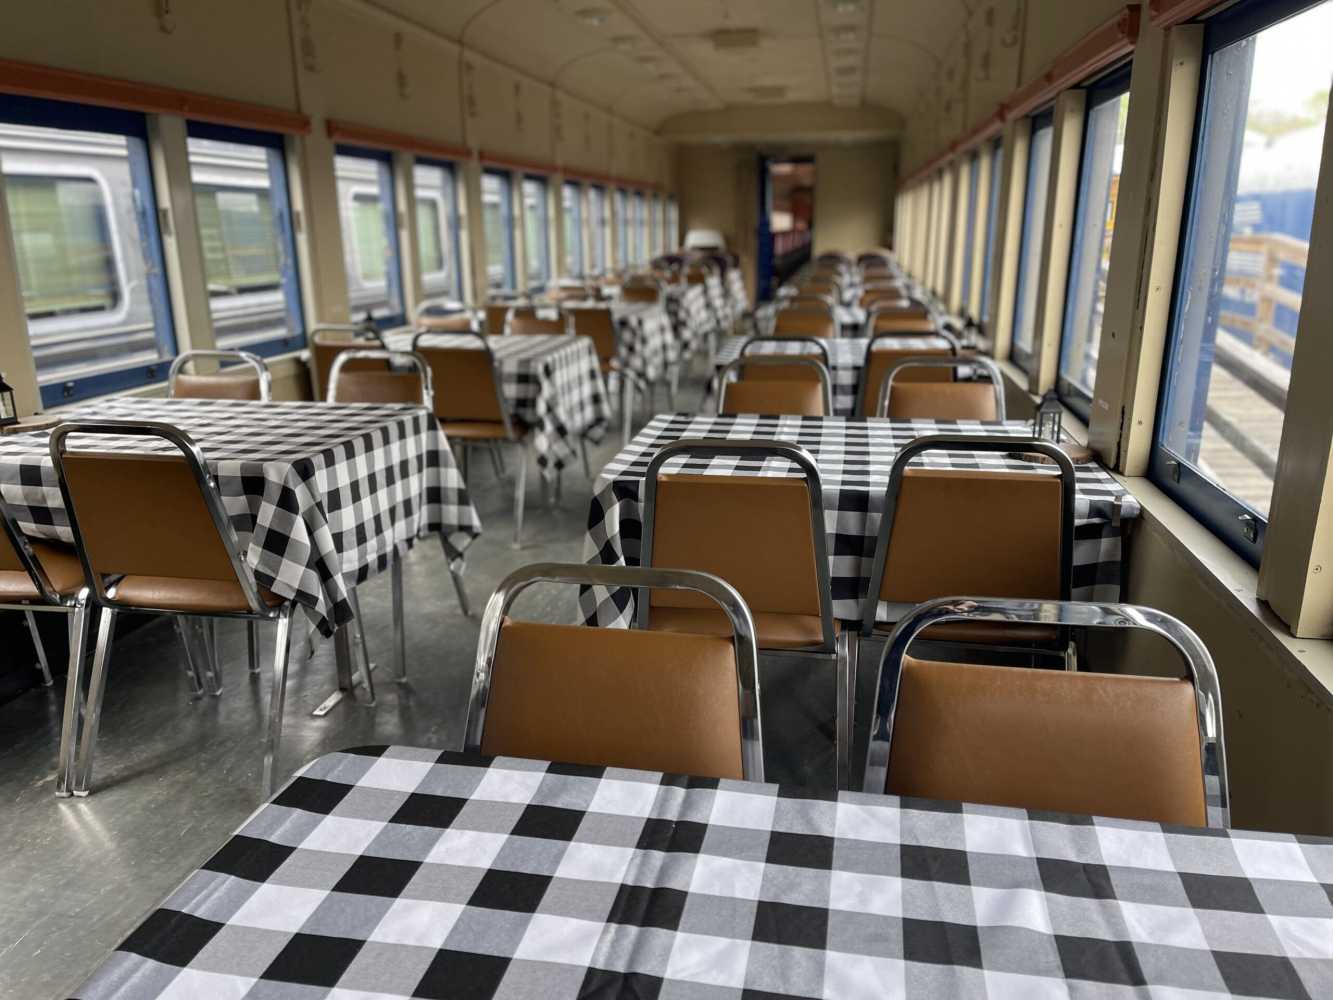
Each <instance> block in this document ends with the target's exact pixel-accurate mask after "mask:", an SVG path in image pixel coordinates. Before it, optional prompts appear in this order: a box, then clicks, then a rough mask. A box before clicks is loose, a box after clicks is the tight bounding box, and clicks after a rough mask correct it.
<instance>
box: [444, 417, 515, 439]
mask: <svg viewBox="0 0 1333 1000" xmlns="http://www.w3.org/2000/svg"><path fill="white" fill-rule="evenodd" d="M512 426H513V428H514V437H515V438H518V439H519V440H521V439H522V438H523V435H524V434H525V433H527V428H525V427H524V426H523V425H522V424H519V423H514V424H513V425H512ZM440 428H441V430H443V431H444V436H445V437H451V438H458V439H460V440H467V441H507V440H510V437H509V435H508V434H506V433H505V425H504V424H502V423H500V422H499V421H498V420H450V421H445V422H444V423H442V424H440Z"/></svg>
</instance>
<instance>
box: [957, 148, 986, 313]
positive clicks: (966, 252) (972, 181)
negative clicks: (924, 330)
mask: <svg viewBox="0 0 1333 1000" xmlns="http://www.w3.org/2000/svg"><path fill="white" fill-rule="evenodd" d="M980 183H981V156H980V155H979V154H976V153H973V154H972V160H971V162H970V163H969V164H968V167H967V207H966V208H965V209H964V211H966V213H967V214H966V215H965V216H964V217H963V277H962V281H961V282H960V283H959V296H960V299H961V301H962V303H963V312H970V309H969V307H968V303H969V302H970V301H971V298H970V297H969V289H971V287H972V246H973V241H974V240H975V239H976V238H977V185H978V184H980Z"/></svg>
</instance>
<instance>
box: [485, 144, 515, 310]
mask: <svg viewBox="0 0 1333 1000" xmlns="http://www.w3.org/2000/svg"><path fill="white" fill-rule="evenodd" d="M481 216H482V225H483V226H484V227H485V230H486V287H487V288H489V289H491V290H493V291H506V292H512V291H513V290H514V288H515V276H514V202H513V198H512V197H511V195H510V186H509V175H508V174H504V173H501V172H499V171H498V170H487V171H485V172H484V173H483V174H482V175H481Z"/></svg>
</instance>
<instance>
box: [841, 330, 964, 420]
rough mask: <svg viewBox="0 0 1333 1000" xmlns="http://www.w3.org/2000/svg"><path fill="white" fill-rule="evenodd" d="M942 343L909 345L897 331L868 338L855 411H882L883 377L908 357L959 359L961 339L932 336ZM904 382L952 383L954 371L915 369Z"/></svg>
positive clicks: (863, 413) (870, 414) (872, 413)
mask: <svg viewBox="0 0 1333 1000" xmlns="http://www.w3.org/2000/svg"><path fill="white" fill-rule="evenodd" d="M930 336H931V337H932V338H933V339H936V340H938V341H939V342H940V345H941V346H939V347H920V346H906V345H904V343H903V337H902V336H900V335H899V334H894V333H877V334H874V335H873V336H871V337H870V338H869V339H868V340H867V341H866V353H865V357H864V359H863V360H862V362H861V380H860V382H859V383H858V384H857V387H856V405H855V406H854V407H853V408H852V412H853V413H857V414H860V415H861V416H863V417H873V416H876V415H877V414H878V413H879V412H880V409H879V398H880V394H881V393H882V392H883V391H884V380H885V379H886V378H887V377H888V374H889V369H891V368H893V366H894V365H896V364H898V362H900V361H906V360H907V359H908V358H956V357H957V356H958V341H956V340H955V339H954V338H953V337H951V336H950V335H949V334H947V333H934V334H931V335H930ZM900 378H901V379H902V380H903V381H904V382H951V381H952V380H953V372H952V371H949V370H947V369H944V368H916V369H913V370H911V371H908V372H905V373H904V374H903V375H901V376H900Z"/></svg>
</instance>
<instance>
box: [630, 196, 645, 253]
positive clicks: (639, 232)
mask: <svg viewBox="0 0 1333 1000" xmlns="http://www.w3.org/2000/svg"><path fill="white" fill-rule="evenodd" d="M630 203H631V205H632V207H633V213H632V214H633V217H632V218H631V220H630V224H631V225H632V226H633V227H634V232H633V234H632V235H631V236H630V245H631V246H632V247H633V253H632V254H631V255H630V262H631V263H633V264H635V265H642V264H643V262H644V261H645V260H646V259H647V255H646V254H645V252H644V251H645V248H646V247H647V245H648V238H647V237H648V216H647V214H646V213H645V212H644V207H643V192H642V191H635V192H634V194H633V195H631V197H630Z"/></svg>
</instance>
